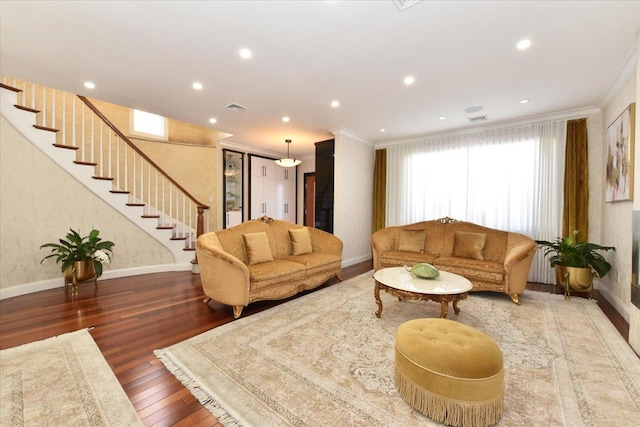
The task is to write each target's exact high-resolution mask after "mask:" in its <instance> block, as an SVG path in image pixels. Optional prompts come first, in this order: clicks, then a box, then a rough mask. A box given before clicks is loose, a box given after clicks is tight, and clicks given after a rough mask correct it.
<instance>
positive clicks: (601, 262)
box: [536, 230, 616, 277]
mask: <svg viewBox="0 0 640 427" xmlns="http://www.w3.org/2000/svg"><path fill="white" fill-rule="evenodd" d="M577 235H578V230H575V231H574V232H573V233H571V236H568V237H565V238H561V237H558V238H557V239H556V240H555V241H553V242H549V241H546V240H536V243H537V244H538V246H540V247H541V248H544V256H545V257H546V256H548V257H549V261H550V262H551V266H552V267H553V266H556V265H564V266H566V267H582V268H587V267H591V268H592V269H593V270H594V271H595V272H596V273H597V274H598V277H603V276H604V275H605V274H607V273H608V272H609V270H611V264H609V263H608V262H607V260H606V259H605V258H604V256H602V254H601V253H599V252H598V251H605V252H606V251H609V250H614V251H615V250H616V248H615V247H613V246H601V245H596V244H595V243H585V242H578V241H576V236H577Z"/></svg>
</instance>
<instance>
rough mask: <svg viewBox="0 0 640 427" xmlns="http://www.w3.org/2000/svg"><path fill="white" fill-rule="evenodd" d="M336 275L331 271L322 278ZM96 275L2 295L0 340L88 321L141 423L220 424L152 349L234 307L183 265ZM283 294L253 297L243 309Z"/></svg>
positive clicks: (363, 268) (618, 319)
mask: <svg viewBox="0 0 640 427" xmlns="http://www.w3.org/2000/svg"><path fill="white" fill-rule="evenodd" d="M371 269H372V263H371V261H368V262H363V263H361V264H357V265H354V266H351V267H347V268H345V269H344V270H343V279H345V280H346V279H348V278H351V277H354V276H357V275H359V274H362V273H365V272H367V271H369V270H371ZM61 280H62V279H61ZM336 282H337V280H335V279H332V280H330V281H329V282H327V284H325V285H323V286H331V285H333V284H335V283H336ZM99 283H100V284H99V286H98V288H94V287H93V285H92V284H91V283H86V284H82V285H80V287H79V294H78V296H77V297H75V298H74V297H72V296H71V295H70V292H67V291H65V290H64V289H62V288H58V289H52V290H48V291H43V292H38V293H34V294H29V295H23V296H19V297H15V298H9V299H5V300H2V301H0V348H1V349H5V348H10V347H14V346H17V345H20V344H25V343H29V342H32V341H36V340H41V339H44V338H48V337H52V336H55V335H60V334H63V333H66V332H71V331H75V330H78V329H81V328H89V327H92V328H93V329H92V330H91V335H92V336H93V338H94V340H95V341H96V343H97V344H98V347H100V350H101V351H102V354H103V355H104V357H105V359H106V360H107V362H108V363H109V365H110V366H111V368H112V369H113V372H114V373H115V375H116V377H117V378H118V380H119V381H120V384H121V385H122V387H123V389H124V390H125V392H126V393H127V395H128V396H129V398H130V399H131V402H132V403H133V405H134V407H135V408H136V409H137V411H138V414H139V415H140V418H141V419H142V420H143V422H144V423H145V425H148V426H169V425H177V426H216V425H220V424H219V423H218V421H217V419H216V418H215V417H214V416H212V415H211V414H210V413H209V412H208V411H207V410H206V409H205V408H204V407H203V406H202V405H200V403H199V402H198V401H197V400H196V399H195V398H194V397H193V396H192V395H191V394H190V393H189V392H188V391H187V390H186V389H185V388H184V387H183V386H182V384H180V382H179V381H178V380H176V379H175V377H174V376H173V375H172V374H170V373H169V371H167V370H166V369H165V368H164V365H162V363H161V362H160V361H159V360H158V359H156V357H155V356H154V354H153V350H155V349H158V348H162V347H166V346H169V345H172V344H175V343H178V342H180V341H183V340H185V339H187V338H190V337H193V336H195V335H197V334H200V333H202V332H205V331H207V330H209V329H212V328H215V327H216V326H220V325H223V324H225V323H228V322H231V321H233V310H232V309H231V308H230V307H227V306H223V305H221V304H218V303H215V302H209V304H203V303H202V299H203V294H202V287H201V285H200V276H198V275H194V274H191V272H188V271H183V272H173V273H157V274H147V275H142V276H132V277H125V278H119V279H110V280H101V281H100V282H99ZM528 289H530V290H532V291H542V292H554V293H555V292H556V287H555V286H549V285H540V284H529V286H528ZM311 292H313V291H311ZM303 295H304V294H303ZM297 297H299V296H297ZM594 297H595V298H596V299H597V300H598V303H599V305H600V307H601V308H602V310H603V312H604V313H605V314H606V315H607V317H608V318H609V319H611V321H612V322H613V324H614V325H615V326H616V328H617V329H618V330H619V331H620V334H621V335H622V336H623V337H624V338H625V339H626V340H627V341H628V340H629V325H628V324H627V323H626V322H625V320H624V318H623V317H622V316H620V315H619V314H618V313H617V312H616V311H615V310H614V309H613V307H612V306H611V305H610V304H609V303H607V302H606V300H604V299H603V298H601V297H600V295H598V294H597V293H596V294H594ZM294 298H296V297H294ZM285 301H286V300H285ZM283 302H284V301H262V302H256V303H253V304H250V305H249V306H248V307H246V308H245V309H244V311H243V313H242V316H243V317H244V316H250V315H251V314H253V313H256V312H259V311H262V310H265V309H267V308H270V307H273V306H275V305H278V304H281V303H283Z"/></svg>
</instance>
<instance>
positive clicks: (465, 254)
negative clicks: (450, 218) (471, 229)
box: [453, 231, 487, 260]
mask: <svg viewBox="0 0 640 427" xmlns="http://www.w3.org/2000/svg"><path fill="white" fill-rule="evenodd" d="M486 241H487V235H486V234H481V233H467V232H464V231H456V237H455V241H454V243H453V256H454V257H460V258H472V259H477V260H483V259H484V258H483V257H482V249H484V244H485V242H486Z"/></svg>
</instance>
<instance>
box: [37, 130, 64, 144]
mask: <svg viewBox="0 0 640 427" xmlns="http://www.w3.org/2000/svg"><path fill="white" fill-rule="evenodd" d="M33 127H34V128H36V129H40V130H46V131H47V132H60V129H54V128H49V127H46V126H40V125H33ZM54 145H55V144H54Z"/></svg>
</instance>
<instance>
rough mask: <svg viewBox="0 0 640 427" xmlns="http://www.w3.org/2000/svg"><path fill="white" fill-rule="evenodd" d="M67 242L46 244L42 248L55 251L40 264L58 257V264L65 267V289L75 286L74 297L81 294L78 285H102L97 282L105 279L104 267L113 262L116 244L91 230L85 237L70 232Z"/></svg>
mask: <svg viewBox="0 0 640 427" xmlns="http://www.w3.org/2000/svg"><path fill="white" fill-rule="evenodd" d="M69 230H70V231H69V233H67V235H66V239H60V240H59V243H45V244H43V245H42V246H40V249H43V248H51V253H50V254H49V255H47V256H46V257H44V258H42V260H41V261H40V263H41V264H42V262H44V260H46V259H48V258H55V261H56V263H57V264H61V267H60V270H61V271H62V273H63V276H64V280H65V286H67V285H68V284H69V283H71V284H73V294H74V295H76V294H77V293H78V290H77V284H78V283H79V282H84V281H87V280H93V281H94V283H95V285H96V286H97V285H98V282H97V279H98V277H100V276H102V269H103V266H105V265H109V264H110V263H111V257H110V256H109V254H111V255H113V250H112V249H113V246H114V243H113V242H110V241H108V240H102V239H101V238H100V237H99V234H100V232H99V231H98V230H95V229H93V230H91V232H90V233H89V235H88V236H84V237H83V236H81V235H80V234H79V233H78V232H77V231H75V230H73V229H69Z"/></svg>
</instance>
